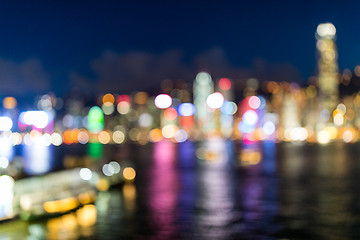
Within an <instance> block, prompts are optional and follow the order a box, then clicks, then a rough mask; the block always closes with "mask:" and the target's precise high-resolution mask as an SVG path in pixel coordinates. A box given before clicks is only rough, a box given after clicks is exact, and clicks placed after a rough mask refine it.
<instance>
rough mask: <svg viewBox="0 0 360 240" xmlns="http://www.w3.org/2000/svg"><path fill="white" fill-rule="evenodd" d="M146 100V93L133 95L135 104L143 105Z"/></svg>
mask: <svg viewBox="0 0 360 240" xmlns="http://www.w3.org/2000/svg"><path fill="white" fill-rule="evenodd" d="M147 99H148V94H147V93H146V92H138V93H136V94H135V97H134V100H135V102H136V103H137V104H139V105H143V104H145V103H146V101H147Z"/></svg>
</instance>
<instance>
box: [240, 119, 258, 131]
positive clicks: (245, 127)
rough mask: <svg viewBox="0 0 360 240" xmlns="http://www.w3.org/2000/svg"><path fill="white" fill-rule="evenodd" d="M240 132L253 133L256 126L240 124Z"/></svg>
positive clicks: (242, 122)
mask: <svg viewBox="0 0 360 240" xmlns="http://www.w3.org/2000/svg"><path fill="white" fill-rule="evenodd" d="M238 128H239V131H240V132H242V133H251V132H253V131H254V130H255V125H250V124H248V123H246V122H245V121H241V122H239V125H238Z"/></svg>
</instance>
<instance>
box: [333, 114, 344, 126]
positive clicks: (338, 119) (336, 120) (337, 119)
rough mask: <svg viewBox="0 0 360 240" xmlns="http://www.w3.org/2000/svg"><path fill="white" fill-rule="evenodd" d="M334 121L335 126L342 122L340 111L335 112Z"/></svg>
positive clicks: (342, 117)
mask: <svg viewBox="0 0 360 240" xmlns="http://www.w3.org/2000/svg"><path fill="white" fill-rule="evenodd" d="M334 123H335V125H337V126H341V125H343V124H344V116H343V115H342V114H341V113H337V114H335V116H334Z"/></svg>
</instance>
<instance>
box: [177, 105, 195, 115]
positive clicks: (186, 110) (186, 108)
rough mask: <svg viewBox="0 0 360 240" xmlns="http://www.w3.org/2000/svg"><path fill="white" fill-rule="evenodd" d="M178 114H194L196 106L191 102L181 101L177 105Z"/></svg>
mask: <svg viewBox="0 0 360 240" xmlns="http://www.w3.org/2000/svg"><path fill="white" fill-rule="evenodd" d="M177 111H178V113H179V115H180V116H184V117H189V116H192V115H194V114H195V112H196V108H195V106H194V104H192V103H181V104H180V105H179V106H178V107H177Z"/></svg>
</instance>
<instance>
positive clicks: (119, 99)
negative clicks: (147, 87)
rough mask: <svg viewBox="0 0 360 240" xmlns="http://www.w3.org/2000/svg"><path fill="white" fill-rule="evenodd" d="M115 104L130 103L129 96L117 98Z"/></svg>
mask: <svg viewBox="0 0 360 240" xmlns="http://www.w3.org/2000/svg"><path fill="white" fill-rule="evenodd" d="M117 102H118V103H119V102H128V103H130V102H131V98H130V96H128V95H120V96H118V98H117Z"/></svg>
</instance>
